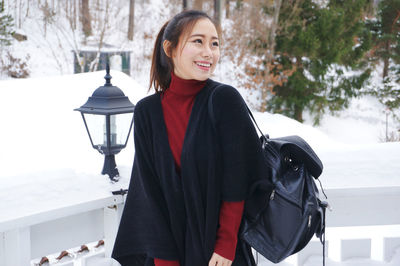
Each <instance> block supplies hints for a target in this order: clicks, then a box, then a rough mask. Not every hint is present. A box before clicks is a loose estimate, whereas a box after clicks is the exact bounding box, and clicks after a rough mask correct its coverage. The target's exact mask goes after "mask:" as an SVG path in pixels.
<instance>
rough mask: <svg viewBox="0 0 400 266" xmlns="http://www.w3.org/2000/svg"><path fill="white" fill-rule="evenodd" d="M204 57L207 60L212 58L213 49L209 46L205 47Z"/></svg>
mask: <svg viewBox="0 0 400 266" xmlns="http://www.w3.org/2000/svg"><path fill="white" fill-rule="evenodd" d="M202 56H204V57H206V58H211V56H212V51H211V48H210V47H209V46H208V45H204V46H203V50H202Z"/></svg>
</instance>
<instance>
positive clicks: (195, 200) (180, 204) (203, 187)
mask: <svg viewBox="0 0 400 266" xmlns="http://www.w3.org/2000/svg"><path fill="white" fill-rule="evenodd" d="M219 45H220V31H219V29H218V27H217V25H216V23H215V22H214V21H213V20H212V19H211V18H210V17H209V16H208V15H207V14H205V13H203V12H200V11H184V12H181V13H179V14H177V15H176V16H174V17H173V18H172V19H171V20H170V21H168V22H167V23H165V24H164V26H163V27H162V28H161V30H160V32H159V34H158V36H157V39H156V42H155V46H154V53H153V60H152V67H151V73H150V88H151V87H154V89H155V93H154V94H153V95H150V96H147V97H145V98H143V99H142V100H140V101H139V102H138V103H137V105H136V108H135V113H134V141H135V159H134V163H133V168H132V176H131V181H130V185H129V191H128V196H127V200H126V204H125V207H124V211H123V215H122V218H121V223H120V226H119V229H118V234H117V238H116V241H115V245H114V250H113V253H112V257H113V258H114V259H116V260H117V261H119V262H120V263H121V265H123V266H128V265H129V266H135V265H140V266H142V265H147V266H148V265H156V266H163V265H164V266H165V265H169V266H171V265H173V266H177V265H182V266H184V265H187V266H207V265H208V266H215V265H218V266H230V265H233V266H254V265H255V262H254V258H253V256H252V253H251V248H250V247H249V246H248V245H247V244H246V243H244V242H243V241H242V240H241V239H240V238H239V237H238V234H239V228H240V224H241V220H242V215H243V210H244V205H245V200H246V198H247V195H248V190H249V188H250V187H251V185H252V184H253V183H255V182H257V181H258V180H259V179H260V178H262V176H263V175H262V173H265V172H266V171H267V170H266V169H265V165H264V163H263V154H262V151H261V147H260V145H259V139H258V135H257V133H256V131H255V129H254V127H253V124H252V121H251V120H250V118H249V116H248V113H247V109H246V105H245V102H244V100H243V98H242V97H241V96H240V94H239V93H238V92H237V90H236V89H235V88H233V87H231V86H229V85H225V84H221V83H218V82H216V81H213V80H212V79H210V77H211V75H212V73H213V72H214V70H215V67H216V64H217V63H218V60H219V57H220V46H219ZM210 97H213V101H212V102H213V105H212V108H213V113H214V118H215V121H216V122H215V124H213V123H212V120H211V118H210V116H211V114H210V113H209V108H208V102H209V101H208V100H209V98H210Z"/></svg>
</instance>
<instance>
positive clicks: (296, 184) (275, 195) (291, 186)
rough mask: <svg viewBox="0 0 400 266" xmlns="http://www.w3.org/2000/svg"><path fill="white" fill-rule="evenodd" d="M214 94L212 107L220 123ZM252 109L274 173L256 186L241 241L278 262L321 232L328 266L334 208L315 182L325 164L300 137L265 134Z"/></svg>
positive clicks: (250, 194) (297, 250)
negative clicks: (329, 215) (328, 223)
mask: <svg viewBox="0 0 400 266" xmlns="http://www.w3.org/2000/svg"><path fill="white" fill-rule="evenodd" d="M214 92H215V90H214V91H213V93H214ZM213 93H212V94H211V96H210V99H209V102H208V105H209V106H208V109H209V112H210V116H211V119H212V121H213V122H214V121H215V119H214V117H213V108H212V96H213ZM246 107H247V106H246ZM247 110H248V112H249V115H250V117H251V119H252V120H253V121H254V123H255V125H256V127H257V128H258V130H259V131H260V133H261V136H260V145H261V147H262V150H263V152H264V155H265V163H266V164H267V165H268V167H269V169H270V173H266V177H267V178H270V180H268V181H269V182H266V183H259V184H254V185H253V186H252V187H251V188H250V192H249V198H248V199H247V200H246V202H245V208H244V214H243V218H242V224H241V227H240V232H239V235H240V238H241V239H242V240H244V241H245V242H246V243H247V244H248V245H250V246H251V247H252V248H253V249H255V250H256V251H257V252H258V253H260V254H261V255H262V256H264V257H265V258H267V259H268V260H270V261H272V262H274V263H278V262H281V261H282V260H284V259H285V258H287V257H288V256H290V255H292V254H295V253H297V252H299V251H300V250H302V249H303V248H304V247H305V246H306V245H307V244H308V243H309V242H310V240H311V238H312V237H313V235H314V234H316V236H317V237H319V238H320V240H321V243H322V244H323V265H325V210H326V207H327V206H328V204H327V202H323V201H321V200H320V199H319V193H318V188H317V186H316V184H315V181H314V179H317V178H318V177H319V176H320V175H321V173H322V169H323V166H322V162H321V161H320V159H319V158H318V156H317V155H316V154H315V152H314V151H313V150H312V148H311V147H310V146H309V145H308V143H307V142H306V141H305V140H304V139H302V138H301V137H299V136H287V137H282V138H275V139H270V138H269V136H268V135H264V134H263V133H262V131H261V130H260V128H259V127H258V125H257V122H256V120H255V119H254V117H253V114H252V113H251V111H250V109H249V108H248V107H247ZM271 182H272V184H273V187H272V188H271V186H270V184H271ZM265 184H269V185H265ZM321 189H322V186H321ZM322 192H323V190H322ZM324 195H325V193H324ZM325 197H326V195H325ZM249 263H250V262H249ZM250 264H252V263H250Z"/></svg>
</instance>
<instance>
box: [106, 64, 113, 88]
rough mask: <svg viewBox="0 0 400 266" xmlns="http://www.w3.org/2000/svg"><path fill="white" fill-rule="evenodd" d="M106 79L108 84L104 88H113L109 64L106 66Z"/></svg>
mask: <svg viewBox="0 0 400 266" xmlns="http://www.w3.org/2000/svg"><path fill="white" fill-rule="evenodd" d="M104 78H105V79H106V84H104V86H112V84H111V78H112V77H111V75H110V65H109V64H108V63H107V65H106V75H105V76H104Z"/></svg>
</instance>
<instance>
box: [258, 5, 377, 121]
mask: <svg viewBox="0 0 400 266" xmlns="http://www.w3.org/2000/svg"><path fill="white" fill-rule="evenodd" d="M292 2H296V4H297V6H296V10H293V3H292ZM369 4H370V2H369V1H367V0H352V1H344V0H330V1H329V3H328V4H327V6H320V5H318V4H316V3H315V1H312V0H303V1H282V6H281V9H280V14H279V26H278V30H277V33H276V46H275V55H274V65H275V66H276V67H273V68H272V69H271V70H270V74H272V75H274V76H279V77H280V79H281V80H283V81H284V82H282V83H281V84H278V85H275V86H274V88H273V93H272V94H271V96H270V97H269V99H268V101H267V103H266V108H267V110H270V111H274V112H278V113H283V114H285V115H287V116H289V117H292V118H295V119H296V120H298V121H303V112H304V111H305V110H309V111H310V112H311V114H312V115H313V116H314V117H313V118H314V124H318V123H319V121H320V119H321V117H322V115H323V114H324V112H325V111H326V110H327V109H328V110H330V111H331V112H334V111H337V110H340V109H342V108H344V107H347V105H348V103H349V100H350V98H351V97H355V96H357V95H359V94H360V90H361V88H362V87H363V85H364V84H365V83H366V82H367V81H368V79H369V76H370V70H369V69H366V68H365V64H364V61H363V60H362V59H363V58H364V54H365V52H366V51H368V49H369V48H370V33H369V31H368V29H367V27H366V25H365V22H364V21H363V18H364V14H365V10H366V9H367V7H368V5H369ZM362 69H364V70H363V71H361V70H362ZM288 73H289V74H288ZM349 73H350V74H349Z"/></svg>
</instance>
